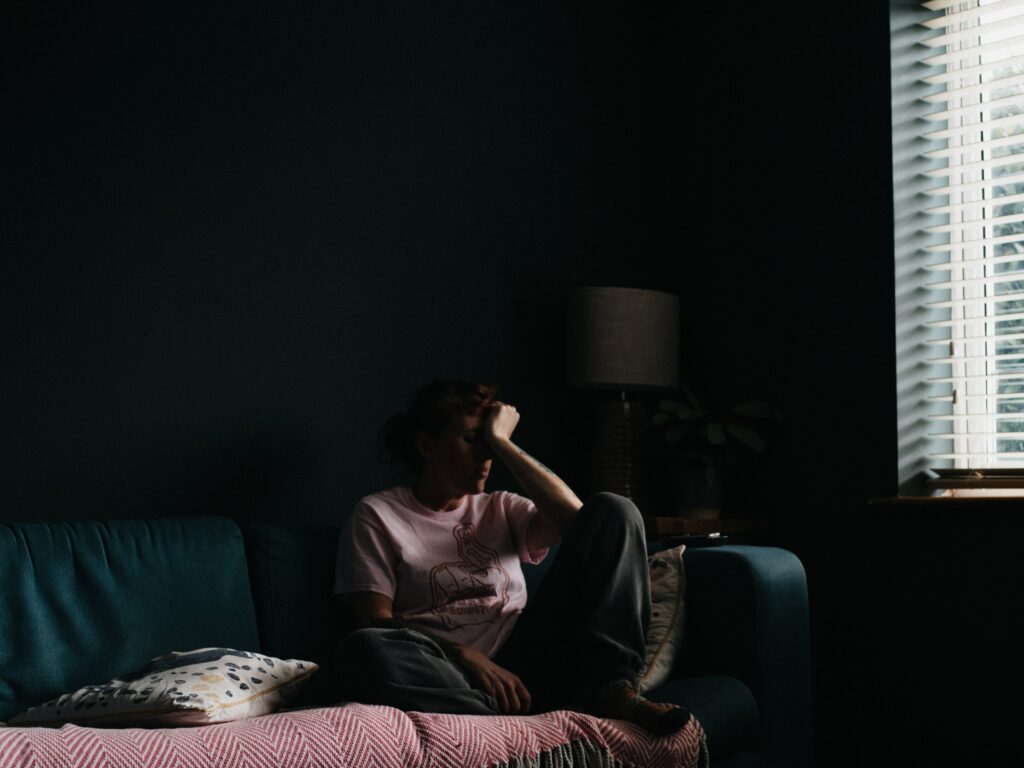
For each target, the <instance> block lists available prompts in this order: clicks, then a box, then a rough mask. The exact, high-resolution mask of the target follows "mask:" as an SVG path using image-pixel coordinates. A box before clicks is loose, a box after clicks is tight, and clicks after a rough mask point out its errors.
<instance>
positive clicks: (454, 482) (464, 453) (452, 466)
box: [420, 414, 492, 497]
mask: <svg viewBox="0 0 1024 768" xmlns="http://www.w3.org/2000/svg"><path fill="white" fill-rule="evenodd" d="M482 421H483V417H482V414H475V415H464V416H461V417H459V418H457V419H456V420H455V422H454V423H453V424H452V425H451V426H449V428H448V429H447V430H446V431H445V432H442V433H441V434H440V435H438V436H437V437H434V438H431V437H429V436H427V435H424V436H423V440H422V442H421V448H420V450H421V453H422V454H423V459H424V465H423V474H424V475H427V476H429V479H430V480H432V481H433V483H434V484H436V486H437V487H438V488H440V489H443V490H445V491H446V492H447V493H449V494H451V495H452V496H453V497H454V496H462V495H464V494H467V493H483V490H484V484H485V483H486V482H487V475H488V474H489V473H490V471H491V460H492V456H491V451H490V448H489V447H488V445H487V441H486V440H485V439H484V436H483V431H482V429H481V423H482Z"/></svg>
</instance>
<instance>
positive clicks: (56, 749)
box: [0, 704, 708, 768]
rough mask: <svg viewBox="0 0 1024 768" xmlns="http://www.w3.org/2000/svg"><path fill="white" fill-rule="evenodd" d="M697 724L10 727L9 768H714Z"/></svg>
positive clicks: (287, 721) (425, 720)
mask: <svg viewBox="0 0 1024 768" xmlns="http://www.w3.org/2000/svg"><path fill="white" fill-rule="evenodd" d="M707 765H708V753H707V742H706V739H705V736H704V731H703V729H702V728H701V726H700V724H699V723H698V722H697V720H696V718H693V719H691V721H690V723H689V725H687V726H686V728H684V729H683V730H682V731H679V732H678V733H676V734H673V735H671V736H661V737H652V736H651V735H649V734H648V733H647V732H646V731H644V730H643V729H641V728H639V727H637V726H634V725H632V724H630V723H625V722H621V721H618V720H603V719H600V718H596V717H592V716H590V715H584V714H581V713H578V712H570V711H565V710H560V711H557V712H549V713H546V714H541V715H531V716H528V717H481V716H474V715H440V714H423V713H420V712H409V713H405V712H401V711H399V710H397V709H392V708H391V707H381V706H370V705H365V704H344V705H342V706H337V707H324V708H311V709H301V710H292V711H287V712H279V713H276V714H272V715H264V716H262V717H254V718H251V719H248V720H241V721H238V722H233V723H221V724H217V725H205V726H200V727H191V728H81V727H79V726H75V725H65V726H63V727H61V728H17V727H10V728H2V727H0V768H140V767H145V768H200V767H202V768H207V766H209V767H210V768H213V767H216V768H267V767H268V766H276V767H278V768H299V767H300V766H301V767H302V768H314V766H315V767H316V768H320V767H321V766H323V767H324V768H326V767H327V766H332V767H334V766H345V767H346V768H348V767H351V768H363V767H364V766H365V767H366V768H369V767H370V766H373V767H374V768H390V767H391V766H394V767H395V768H441V767H444V768H448V767H449V766H451V767H452V768H455V767H459V768H462V767H463V766H465V768H478V767H480V768H483V766H487V768H492V767H493V766H499V767H501V768H527V766H529V767H530V768H534V767H535V766H536V767H537V768H548V767H551V768H554V767H555V766H601V768H677V767H686V768H690V767H691V766H692V767H693V768H706V766H707Z"/></svg>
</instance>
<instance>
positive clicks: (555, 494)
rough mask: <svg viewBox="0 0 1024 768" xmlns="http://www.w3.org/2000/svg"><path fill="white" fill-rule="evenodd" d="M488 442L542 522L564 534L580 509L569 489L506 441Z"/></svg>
mask: <svg viewBox="0 0 1024 768" xmlns="http://www.w3.org/2000/svg"><path fill="white" fill-rule="evenodd" d="M489 442H490V446H491V450H492V451H493V452H494V455H495V456H496V457H497V458H499V459H501V461H502V462H503V463H504V464H505V466H506V467H508V469H509V471H510V472H511V473H512V476H513V477H515V479H516V481H517V482H518V483H519V485H521V486H522V488H523V491H524V492H525V494H526V496H527V497H528V498H529V499H530V500H531V501H533V503H534V504H535V505H536V506H537V510H538V511H539V512H540V514H541V515H542V516H543V517H544V518H545V520H546V521H547V522H548V523H550V524H551V525H552V526H553V527H555V528H557V529H558V530H560V531H561V532H563V533H564V532H565V531H567V530H568V529H569V526H570V525H571V524H572V521H573V518H575V517H576V513H577V512H578V511H579V509H580V507H582V506H583V502H582V501H580V500H579V498H578V497H577V496H576V494H575V493H573V492H572V489H571V488H569V486H568V485H566V484H565V483H564V482H563V481H562V479H561V478H559V477H558V475H556V474H555V473H554V472H552V471H551V470H550V469H548V468H547V467H546V466H544V465H543V464H541V463H540V462H539V461H537V459H535V458H533V457H532V456H531V455H530V454H528V453H527V452H526V451H524V450H523V449H522V448H520V447H519V446H518V445H516V444H515V443H513V442H512V441H511V440H510V439H509V438H507V437H494V438H492V439H491V440H490V441H489Z"/></svg>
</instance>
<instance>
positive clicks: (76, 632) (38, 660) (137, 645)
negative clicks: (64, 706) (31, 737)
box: [0, 516, 258, 720]
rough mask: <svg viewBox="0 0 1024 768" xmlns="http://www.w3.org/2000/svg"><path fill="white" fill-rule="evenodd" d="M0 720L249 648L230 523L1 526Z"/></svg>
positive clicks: (246, 598) (239, 557)
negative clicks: (143, 670) (182, 660)
mask: <svg viewBox="0 0 1024 768" xmlns="http://www.w3.org/2000/svg"><path fill="white" fill-rule="evenodd" d="M0 584H2V585H3V589H2V590H0V627H2V628H3V632H0V720H6V719H7V718H8V717H10V716H11V715H13V714H15V713H17V712H19V711H21V710H23V709H26V708H27V707H29V706H30V705H32V704H38V703H39V702H41V701H44V700H46V699H50V698H53V697H55V696H59V695H61V694H63V693H66V692H68V691H73V690H75V689H76V688H79V687H81V686H83V685H89V684H98V683H102V682H103V681H104V680H109V679H110V678H112V677H113V676H115V675H117V674H118V673H120V672H123V671H124V670H126V669H133V668H135V667H140V666H142V665H143V664H145V663H146V662H147V661H148V660H149V659H152V658H153V657H155V656H159V655H162V654H165V653H168V652H170V651H175V650H189V649H192V648H202V647H210V646H216V647H228V648H239V649H245V650H255V649H256V648H257V646H258V636H257V633H256V618H255V613H254V610H253V604H252V597H251V595H250V592H249V584H248V573H247V569H246V563H245V551H244V547H243V544H242V536H241V533H240V532H239V530H238V527H237V526H236V525H235V524H234V523H233V522H231V521H230V520H228V519H227V518H221V517H212V516H197V517H168V518H158V519H148V520H114V521H107V522H78V523H24V524H0Z"/></svg>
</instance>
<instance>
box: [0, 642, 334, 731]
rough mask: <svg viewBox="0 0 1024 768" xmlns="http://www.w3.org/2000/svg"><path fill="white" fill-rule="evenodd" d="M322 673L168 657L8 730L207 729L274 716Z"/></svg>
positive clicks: (216, 657)
mask: <svg viewBox="0 0 1024 768" xmlns="http://www.w3.org/2000/svg"><path fill="white" fill-rule="evenodd" d="M317 669H319V667H318V666H317V665H316V664H314V663H312V662H309V661H300V660H297V659H288V660H287V661H283V660H281V659H275V658H273V657H272V656H264V655H262V654H258V653H250V652H249V651H236V650H234V649H232V648H199V649H197V650H194V651H173V652H171V653H169V654H167V655H165V656H159V657H157V658H155V659H153V660H151V661H150V662H149V663H148V664H146V666H144V667H143V668H142V669H138V670H136V671H134V672H131V673H128V674H125V675H118V676H117V677H115V678H114V679H113V680H110V681H108V682H106V683H104V684H102V685H87V686H85V687H84V688H79V689H78V690H77V691H74V692H73V693H66V694H64V695H63V696H60V697H58V698H56V699H53V700H51V701H47V702H45V703H43V704H39V705H38V706H35V707H31V708H30V709H28V710H26V711H25V712H22V713H21V714H19V715H18V716H16V717H13V718H11V720H10V721H9V722H10V724H11V725H21V726H31V725H53V724H56V723H77V724H81V725H88V726H104V725H112V726H147V725H152V726H158V727H166V726H176V725H206V724H208V723H223V722H227V721H231V720H242V719H244V718H247V717H256V716H258V715H266V714H269V713H271V712H273V711H274V710H275V709H277V708H278V707H280V706H282V705H284V704H285V703H287V702H288V701H289V700H290V699H291V698H292V697H293V696H294V695H295V693H297V691H298V689H299V686H301V685H302V683H304V682H305V681H306V680H308V679H309V677H310V676H311V675H312V674H313V673H314V672H316V671H317Z"/></svg>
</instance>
